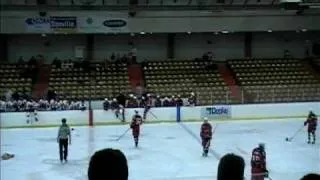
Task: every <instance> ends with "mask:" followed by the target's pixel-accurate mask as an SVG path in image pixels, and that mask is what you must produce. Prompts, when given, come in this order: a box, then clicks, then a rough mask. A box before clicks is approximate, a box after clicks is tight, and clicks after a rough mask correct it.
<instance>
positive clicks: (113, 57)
mask: <svg viewBox="0 0 320 180" xmlns="http://www.w3.org/2000/svg"><path fill="white" fill-rule="evenodd" d="M110 60H111V61H115V60H116V55H115V54H114V53H112V54H111V56H110Z"/></svg>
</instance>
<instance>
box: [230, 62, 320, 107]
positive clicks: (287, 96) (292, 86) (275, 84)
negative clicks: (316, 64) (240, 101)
mask: <svg viewBox="0 0 320 180" xmlns="http://www.w3.org/2000/svg"><path fill="white" fill-rule="evenodd" d="M228 64H229V66H230V68H231V69H232V70H233V72H234V75H235V77H236V79H237V81H238V83H239V84H240V85H241V86H242V87H243V90H244V91H245V92H247V93H249V94H250V97H251V101H252V102H256V103H258V102H260V103H261V102H262V103H263V102H291V101H316V100H320V81H319V79H317V77H316V76H314V75H313V74H312V73H311V72H309V71H308V70H307V69H306V68H305V66H304V65H303V63H302V62H301V61H300V60H299V59H238V60H229V61H228Z"/></svg>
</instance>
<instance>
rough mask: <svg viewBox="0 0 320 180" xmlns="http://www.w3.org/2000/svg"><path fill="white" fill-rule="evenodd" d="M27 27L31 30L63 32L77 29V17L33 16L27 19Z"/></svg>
mask: <svg viewBox="0 0 320 180" xmlns="http://www.w3.org/2000/svg"><path fill="white" fill-rule="evenodd" d="M25 24H26V29H27V31H29V32H52V31H53V32H61V33H69V32H76V31H77V27H78V26H77V17H73V16H70V17H65V16H51V17H33V18H26V19H25Z"/></svg>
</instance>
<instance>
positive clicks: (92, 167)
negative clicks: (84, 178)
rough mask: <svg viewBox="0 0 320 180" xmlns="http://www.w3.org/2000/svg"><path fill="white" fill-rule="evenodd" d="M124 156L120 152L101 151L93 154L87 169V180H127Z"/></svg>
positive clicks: (126, 164)
mask: <svg viewBox="0 0 320 180" xmlns="http://www.w3.org/2000/svg"><path fill="white" fill-rule="evenodd" d="M128 176H129V170H128V163H127V159H126V157H125V155H124V154H123V153H122V152H121V151H120V150H115V149H103V150H100V151H97V152H95V153H94V155H93V156H92V157H91V159H90V163H89V167H88V180H102V179H110V180H128Z"/></svg>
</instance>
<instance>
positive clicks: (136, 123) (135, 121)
mask: <svg viewBox="0 0 320 180" xmlns="http://www.w3.org/2000/svg"><path fill="white" fill-rule="evenodd" d="M135 113H136V114H135V115H134V116H133V117H132V121H131V124H130V128H131V129H132V136H133V139H134V144H135V146H136V147H138V143H139V135H140V125H141V123H142V118H141V116H140V115H139V112H138V111H135Z"/></svg>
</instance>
